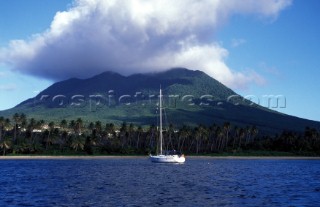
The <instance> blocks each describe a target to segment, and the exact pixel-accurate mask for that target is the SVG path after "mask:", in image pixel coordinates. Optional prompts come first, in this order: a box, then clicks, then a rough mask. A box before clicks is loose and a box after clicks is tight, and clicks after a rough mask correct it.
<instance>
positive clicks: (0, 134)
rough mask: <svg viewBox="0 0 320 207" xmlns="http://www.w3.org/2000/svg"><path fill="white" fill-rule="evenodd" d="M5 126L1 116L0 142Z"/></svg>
mask: <svg viewBox="0 0 320 207" xmlns="http://www.w3.org/2000/svg"><path fill="white" fill-rule="evenodd" d="M4 125H5V119H4V118H3V117H2V116H1V117H0V141H1V140H2V132H3V129H4Z"/></svg>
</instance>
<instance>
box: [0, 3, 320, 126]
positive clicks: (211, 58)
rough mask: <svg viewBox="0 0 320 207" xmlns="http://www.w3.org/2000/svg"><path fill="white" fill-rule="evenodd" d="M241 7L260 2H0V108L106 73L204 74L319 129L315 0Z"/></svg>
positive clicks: (319, 30)
mask: <svg viewBox="0 0 320 207" xmlns="http://www.w3.org/2000/svg"><path fill="white" fill-rule="evenodd" d="M247 1H248V2H249V3H250V2H251V3H252V2H259V3H256V5H255V6H242V5H240V6H239V5H238V4H237V3H230V4H229V5H227V6H228V7H227V6H226V5H220V4H217V3H215V1H213V3H211V4H209V5H203V6H202V5H197V2H196V1H193V0H188V1H183V3H181V2H180V4H177V5H179V7H181V8H179V9H168V8H177V5H175V3H171V2H170V1H167V4H168V5H164V4H163V3H161V2H160V4H157V5H154V4H153V3H152V4H151V3H150V4H143V3H141V4H140V3H137V4H134V3H130V4H125V3H123V5H122V4H121V3H117V4H116V5H109V4H106V3H101V1H100V0H97V3H92V2H94V1H88V0H79V1H77V2H73V1H72V0H59V1H51V0H29V1H23V0H12V1H10V2H9V1H0V48H1V50H0V51H2V52H1V53H0V100H1V101H0V110H4V109H8V108H11V107H13V106H15V105H16V104H18V103H20V102H21V101H23V100H25V99H27V98H30V97H33V96H35V95H36V94H37V93H38V92H39V91H41V90H43V89H45V88H46V87H48V86H50V85H51V84H52V83H53V82H55V81H58V80H63V79H67V78H70V77H80V78H85V77H90V76H92V75H94V74H98V73H99V72H102V71H103V70H105V68H113V69H115V71H116V72H119V73H122V74H125V75H127V74H132V73H135V72H149V71H150V70H152V71H160V70H162V69H167V68H170V67H175V66H183V67H188V68H191V69H200V70H203V71H204V72H206V73H208V74H209V75H211V76H212V77H214V78H216V79H218V80H219V81H221V82H223V83H224V84H226V85H228V86H229V87H231V88H232V89H233V90H235V91H236V92H238V93H239V94H241V95H243V96H248V97H254V99H253V101H256V102H257V100H258V99H259V100H260V104H261V105H264V106H267V104H266V98H264V95H282V96H283V97H285V98H286V106H285V108H279V107H278V108H273V109H275V110H278V111H281V112H284V113H287V114H290V115H295V116H298V117H303V118H308V119H312V120H318V121H320V110H318V102H319V101H320V94H319V92H318V90H317V89H318V88H319V83H318V76H319V73H320V72H318V71H319V70H318V66H319V63H318V60H319V59H320V54H319V48H320V39H319V38H318V37H319V36H320V27H319V23H318V22H317V20H318V19H319V12H318V10H319V8H320V1H317V0H309V1H303V0H293V1H289V0H283V2H284V3H283V5H281V6H279V5H278V4H276V2H277V1H271V0H270V1H264V0H261V1H251V0H247ZM120 2H121V1H120ZM137 2H139V1H137ZM168 2H170V3H168ZM195 2H196V3H195ZM229 2H234V1H232V0H230V1H229ZM247 4H248V3H247ZM210 6H212V9H211V8H210ZM276 6H278V7H276ZM190 7H192V9H190ZM213 7H214V8H213ZM97 8H98V9H97ZM157 9H158V10H157ZM207 9H208V10H207ZM93 10H94V11H95V13H93V12H92V11H93ZM58 11H65V13H61V12H60V14H57V12H58ZM107 11H108V12H107ZM119 11H121V12H122V13H121V12H119ZM164 11H166V12H164ZM199 11H200V12H199ZM193 12H194V13H193ZM206 12H207V13H206ZM123 13H124V14H123ZM201 13H203V15H201ZM93 14H94V15H93ZM181 14H183V15H186V16H185V19H183V18H184V16H182V17H181ZM128 16H130V18H129V17H128ZM176 16H180V17H181V18H176ZM195 17H196V18H195ZM128 18H129V19H128ZM150 19H152V20H153V21H155V22H157V23H158V24H156V26H154V25H155V24H154V22H151V21H150ZM185 20H190V21H189V22H188V21H185ZM122 25H125V26H122ZM106 28H112V29H111V30H110V29H109V30H108V32H104V31H105V30H106ZM83 31H86V32H83ZM90 31H91V32H90ZM92 31H94V32H92ZM88 37H90V38H88ZM115 37H116V38H115ZM142 37H143V38H142ZM88 39H90V41H88ZM106 39H107V40H106ZM114 39H118V40H119V41H118V42H117V41H115V40H114ZM13 40H22V41H16V42H14V44H13V42H12V41H13ZM136 40H137V41H136ZM135 41H136V42H135ZM123 42H125V43H127V44H126V45H124V44H123ZM159 43H161V44H164V45H165V47H159V46H158V45H159ZM79 45H80V46H79ZM110 45H113V48H110ZM91 46H92V47H91ZM30 48H31V49H30ZM97 48H98V49H97ZM114 48H117V49H114ZM137 48H138V49H137ZM164 48H165V49H164ZM177 48H178V49H177ZM136 50H137V51H138V52H135V51H136ZM78 51H81V52H78ZM83 51H85V52H83ZM98 52H99V53H98ZM70 53H72V56H71V55H70ZM95 53H96V54H95ZM101 53H103V54H110V55H108V57H107V58H104V57H103V56H101V57H100V56H99V54H101ZM118 53H119V54H121V56H117V54H118ZM133 53H137V54H135V55H132V54H133ZM1 54H2V58H1ZM30 54H34V55H32V56H30ZM57 54H61V55H57ZM90 54H95V55H94V56H92V57H89V58H88V56H90ZM30 57H31V58H30ZM82 57H86V58H87V59H84V58H82ZM108 58H109V59H108ZM82 59H84V60H83V61H82ZM104 59H107V60H104ZM7 60H8V61H7ZM80 60H81V61H80ZM141 60H145V63H144V64H143V65H141V64H140V62H141ZM200 62H201V64H202V65H201V64H200ZM168 63H172V64H173V65H169V64H168ZM94 64H99V65H94ZM108 64H109V65H108ZM52 65H54V66H55V67H56V68H54V67H53V66H52ZM83 65H84V66H85V67H83V68H81V69H79V67H80V66H83ZM100 65H102V66H103V67H101V68H99V66H100ZM154 65H156V66H157V67H155V66H154ZM90 67H94V68H98V69H97V70H94V71H92V70H90V71H88V68H90ZM44 68H45V69H44ZM131 68H132V69H131ZM280 105H281V104H280Z"/></svg>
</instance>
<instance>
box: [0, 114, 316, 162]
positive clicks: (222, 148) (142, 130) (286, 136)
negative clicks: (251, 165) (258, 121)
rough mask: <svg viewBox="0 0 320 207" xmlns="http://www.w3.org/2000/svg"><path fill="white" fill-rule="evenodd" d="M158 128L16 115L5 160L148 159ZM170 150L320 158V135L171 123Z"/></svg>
mask: <svg viewBox="0 0 320 207" xmlns="http://www.w3.org/2000/svg"><path fill="white" fill-rule="evenodd" d="M158 134H159V133H158V131H157V127H156V126H155V125H150V126H148V127H142V126H137V125H134V124H132V123H126V122H123V123H122V124H121V125H115V124H113V123H103V122H101V121H95V122H88V123H85V122H84V121H83V119H82V118H77V119H76V120H70V121H67V120H65V119H63V120H60V121H59V122H53V121H50V122H45V121H43V120H36V119H34V118H27V117H26V116H25V115H24V114H18V113H16V114H14V115H13V117H11V118H4V117H0V153H1V154H2V155H17V154H28V155H35V154H37V155H146V154H149V153H150V152H152V153H154V152H155V151H156V150H157V143H158V142H157V139H158ZM163 147H164V148H165V149H176V150H179V151H182V152H183V153H186V154H188V155H211V156H215V155H234V156H291V155H300V156H319V155H320V132H319V131H317V130H316V129H314V128H308V127H307V128H305V131H304V132H303V133H296V132H291V131H283V132H282V133H281V134H279V135H274V136H267V135H262V134H259V130H258V128H257V127H255V126H246V127H237V126H234V125H231V124H230V123H229V122H225V123H223V124H221V125H216V124H212V125H211V126H209V127H208V126H205V125H198V126H193V127H191V126H182V127H180V128H176V127H175V126H174V125H172V124H170V125H169V126H168V128H166V129H165V131H164V146H163Z"/></svg>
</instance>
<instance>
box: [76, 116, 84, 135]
mask: <svg viewBox="0 0 320 207" xmlns="http://www.w3.org/2000/svg"><path fill="white" fill-rule="evenodd" d="M75 127H76V128H75V129H76V133H78V134H81V130H82V128H83V121H82V119H81V118H78V119H77V121H76V125H75Z"/></svg>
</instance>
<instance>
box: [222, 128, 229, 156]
mask: <svg viewBox="0 0 320 207" xmlns="http://www.w3.org/2000/svg"><path fill="white" fill-rule="evenodd" d="M223 129H224V132H225V136H226V150H227V148H228V141H229V132H230V123H229V122H225V123H224V124H223Z"/></svg>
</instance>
